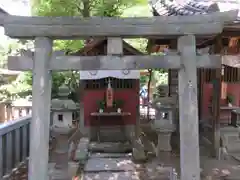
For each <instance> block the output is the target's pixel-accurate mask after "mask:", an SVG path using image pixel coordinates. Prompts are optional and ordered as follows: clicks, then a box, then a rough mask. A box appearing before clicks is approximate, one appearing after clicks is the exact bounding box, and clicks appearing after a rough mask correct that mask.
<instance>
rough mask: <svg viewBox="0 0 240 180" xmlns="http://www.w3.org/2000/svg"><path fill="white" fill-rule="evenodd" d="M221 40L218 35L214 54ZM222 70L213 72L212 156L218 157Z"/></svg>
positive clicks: (218, 49)
mask: <svg viewBox="0 0 240 180" xmlns="http://www.w3.org/2000/svg"><path fill="white" fill-rule="evenodd" d="M221 50H222V38H221V35H219V36H218V37H217V39H216V43H215V45H214V53H218V54H219V53H221ZM221 84H222V69H221V68H218V69H216V71H215V79H214V82H213V92H214V93H213V104H212V106H213V107H212V108H213V116H212V156H213V157H218V155H219V148H220V100H221Z"/></svg>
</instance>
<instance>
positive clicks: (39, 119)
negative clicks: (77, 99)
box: [28, 37, 52, 180]
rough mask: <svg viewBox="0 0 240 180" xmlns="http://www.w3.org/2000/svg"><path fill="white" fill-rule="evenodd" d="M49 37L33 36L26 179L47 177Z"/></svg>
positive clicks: (50, 49) (50, 47) (50, 51)
mask: <svg viewBox="0 0 240 180" xmlns="http://www.w3.org/2000/svg"><path fill="white" fill-rule="evenodd" d="M51 55H52V40H51V39H49V38H46V37H38V38H36V39H35V53H34V62H33V90H32V97H33V102H32V120H31V126H30V127H31V128H30V129H31V131H30V137H31V138H30V158H29V171H28V179H29V180H44V179H48V178H47V177H48V156H49V155H48V152H49V127H50V106H51V89H52V81H51V71H50V70H49V69H50V68H49V64H50V58H51Z"/></svg>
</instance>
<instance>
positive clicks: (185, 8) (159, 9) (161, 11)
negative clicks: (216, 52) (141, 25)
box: [149, 0, 240, 48]
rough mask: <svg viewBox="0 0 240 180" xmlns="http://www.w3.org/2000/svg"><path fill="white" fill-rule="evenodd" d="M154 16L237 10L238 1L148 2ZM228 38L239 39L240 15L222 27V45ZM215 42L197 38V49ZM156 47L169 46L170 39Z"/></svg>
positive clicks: (164, 40)
mask: <svg viewBox="0 0 240 180" xmlns="http://www.w3.org/2000/svg"><path fill="white" fill-rule="evenodd" d="M149 5H150V6H151V8H152V11H153V15H154V16H191V15H198V14H210V13H213V12H224V11H230V10H239V12H240V1H239V0H212V1H209V0H187V1H183V0H149ZM229 37H230V38H231V37H240V13H239V15H238V17H237V19H236V20H235V21H233V22H232V23H228V24H225V25H224V29H223V39H224V40H223V41H224V42H223V44H228V39H229ZM214 41H215V36H210V37H200V38H197V44H198V45H197V47H198V48H204V47H206V46H208V45H210V44H213V43H214ZM155 44H158V45H169V44H170V39H168V38H165V39H159V40H156V41H155Z"/></svg>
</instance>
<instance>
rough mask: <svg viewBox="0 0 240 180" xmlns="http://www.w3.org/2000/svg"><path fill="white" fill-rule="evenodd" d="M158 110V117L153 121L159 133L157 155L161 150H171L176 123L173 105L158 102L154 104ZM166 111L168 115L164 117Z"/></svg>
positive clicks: (153, 126)
mask: <svg viewBox="0 0 240 180" xmlns="http://www.w3.org/2000/svg"><path fill="white" fill-rule="evenodd" d="M154 107H155V110H156V119H155V120H154V122H153V123H152V128H153V129H154V130H155V131H156V133H157V134H158V145H157V152H156V153H157V156H159V152H161V151H163V152H170V151H172V147H171V144H170V140H171V134H172V132H173V131H175V125H174V124H173V119H172V117H173V115H172V114H173V107H172V106H171V105H169V104H163V103H161V102H156V103H155V104H154ZM164 113H167V116H166V117H164Z"/></svg>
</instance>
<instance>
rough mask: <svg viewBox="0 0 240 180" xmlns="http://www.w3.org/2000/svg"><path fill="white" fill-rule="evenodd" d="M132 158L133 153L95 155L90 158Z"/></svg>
mask: <svg viewBox="0 0 240 180" xmlns="http://www.w3.org/2000/svg"><path fill="white" fill-rule="evenodd" d="M123 157H128V158H130V157H132V153H93V154H91V155H90V158H123Z"/></svg>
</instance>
